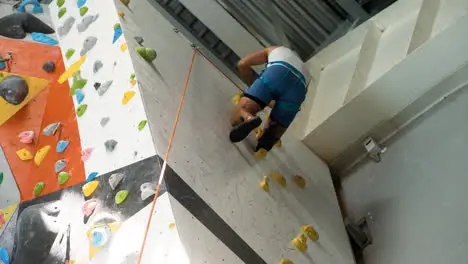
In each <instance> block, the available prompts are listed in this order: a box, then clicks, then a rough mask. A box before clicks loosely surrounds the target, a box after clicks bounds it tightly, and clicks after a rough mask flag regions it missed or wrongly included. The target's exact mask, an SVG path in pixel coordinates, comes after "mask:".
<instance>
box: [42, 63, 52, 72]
mask: <svg viewBox="0 0 468 264" xmlns="http://www.w3.org/2000/svg"><path fill="white" fill-rule="evenodd" d="M42 69H44V71H46V72H54V71H55V63H54V62H53V61H47V62H46V63H44V65H42Z"/></svg>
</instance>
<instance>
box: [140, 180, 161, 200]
mask: <svg viewBox="0 0 468 264" xmlns="http://www.w3.org/2000/svg"><path fill="white" fill-rule="evenodd" d="M157 187H158V186H157V185H156V184H154V183H151V182H145V183H143V184H142V185H141V186H140V191H141V195H140V197H141V200H142V201H144V200H146V199H148V197H150V196H152V195H154V194H155V193H156V189H157Z"/></svg>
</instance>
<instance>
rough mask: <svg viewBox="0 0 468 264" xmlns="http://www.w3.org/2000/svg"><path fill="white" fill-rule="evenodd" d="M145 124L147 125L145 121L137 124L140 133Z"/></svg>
mask: <svg viewBox="0 0 468 264" xmlns="http://www.w3.org/2000/svg"><path fill="white" fill-rule="evenodd" d="M146 123H148V122H147V121H146V120H141V121H140V123H139V124H138V130H139V131H141V130H143V128H145V126H146Z"/></svg>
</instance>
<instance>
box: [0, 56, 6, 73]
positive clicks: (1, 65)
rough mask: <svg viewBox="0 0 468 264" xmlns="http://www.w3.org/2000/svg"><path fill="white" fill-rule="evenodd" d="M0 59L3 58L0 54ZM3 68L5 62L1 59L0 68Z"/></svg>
mask: <svg viewBox="0 0 468 264" xmlns="http://www.w3.org/2000/svg"><path fill="white" fill-rule="evenodd" d="M2 59H3V57H2V56H0V60H2ZM5 68H6V63H5V62H3V61H2V62H0V70H4V69H5Z"/></svg>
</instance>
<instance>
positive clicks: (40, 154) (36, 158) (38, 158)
mask: <svg viewBox="0 0 468 264" xmlns="http://www.w3.org/2000/svg"><path fill="white" fill-rule="evenodd" d="M49 150H50V146H45V147H43V148H41V149H40V150H38V151H37V152H36V155H35V156H34V163H36V165H37V166H39V165H41V163H42V161H43V160H44V159H45V157H46V156H47V153H49Z"/></svg>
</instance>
